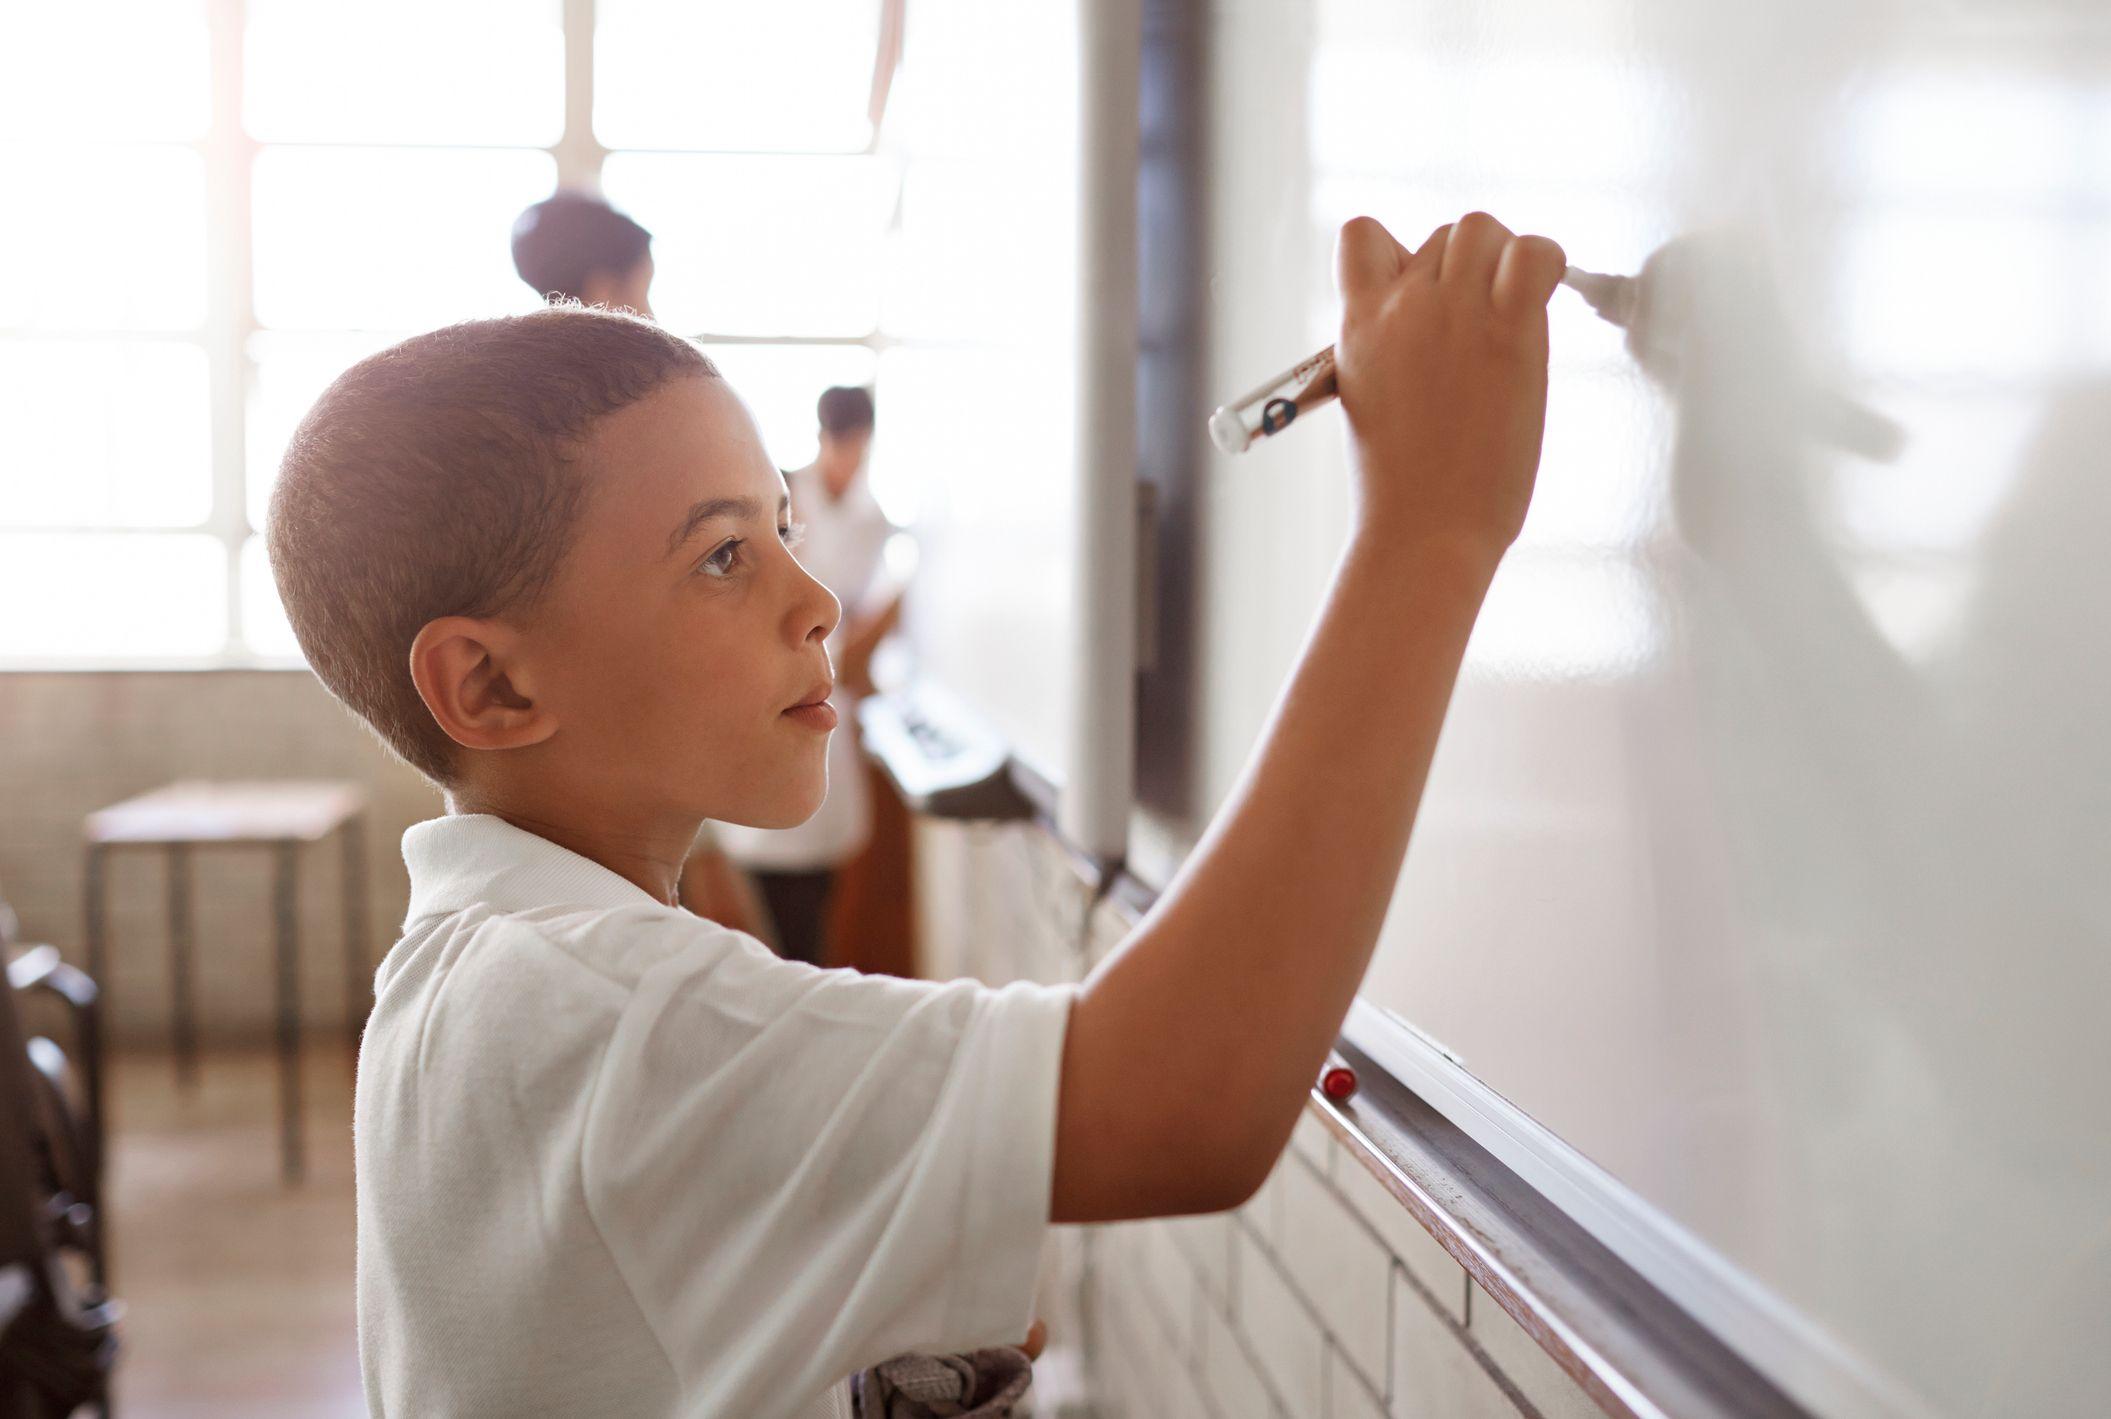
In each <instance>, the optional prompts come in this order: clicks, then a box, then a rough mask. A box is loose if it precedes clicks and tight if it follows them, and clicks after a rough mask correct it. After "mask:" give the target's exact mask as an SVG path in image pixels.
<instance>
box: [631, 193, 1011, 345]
mask: <svg viewBox="0 0 2111 1419" xmlns="http://www.w3.org/2000/svg"><path fill="white" fill-rule="evenodd" d="M602 188H603V190H604V191H605V192H606V193H607V195H608V199H609V201H611V202H613V203H615V204H616V206H618V207H620V208H622V209H623V210H624V211H626V212H629V213H630V214H631V215H632V216H633V217H636V218H637V219H638V220H639V221H640V222H642V223H644V224H645V226H646V227H647V228H648V229H649V230H650V231H651V232H652V234H653V243H652V249H653V266H654V276H653V284H652V308H653V310H654V312H655V313H656V314H657V315H658V316H659V318H660V320H661V321H662V322H663V323H665V324H666V325H667V326H669V327H670V328H672V329H675V330H681V331H686V332H690V333H695V332H698V331H710V332H713V333H719V334H727V335H863V334H865V333H867V332H868V331H870V330H871V329H872V328H873V325H874V323H875V322H876V321H877V319H878V316H879V299H878V293H879V282H880V258H881V252H882V249H883V248H882V242H883V240H884V238H885V234H886V224H887V217H888V210H889V208H890V207H891V206H892V205H893V200H894V176H893V167H892V164H891V163H889V162H887V161H886V160H885V159H882V158H865V157H856V158H841V157H797V158H789V157H745V156H742V157H731V156H715V157H714V156H694V155H688V154H675V153H616V154H612V155H611V156H610V157H609V159H608V161H607V164H606V165H605V166H604V167H603V169H602ZM1013 269H1016V268H1013Z"/></svg>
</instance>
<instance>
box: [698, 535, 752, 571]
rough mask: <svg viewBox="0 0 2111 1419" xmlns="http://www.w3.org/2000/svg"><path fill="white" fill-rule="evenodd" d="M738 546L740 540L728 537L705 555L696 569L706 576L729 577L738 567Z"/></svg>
mask: <svg viewBox="0 0 2111 1419" xmlns="http://www.w3.org/2000/svg"><path fill="white" fill-rule="evenodd" d="M740 544H741V539H740V538H738V537H728V538H727V539H726V540H725V541H723V542H721V543H719V544H718V545H717V546H716V547H713V548H712V549H711V550H710V551H709V552H707V553H705V554H704V559H703V560H702V561H700V562H698V563H697V564H696V569H697V570H698V571H700V572H702V573H704V575H706V576H731V575H732V574H733V570H734V568H736V567H738V566H739V565H740Z"/></svg>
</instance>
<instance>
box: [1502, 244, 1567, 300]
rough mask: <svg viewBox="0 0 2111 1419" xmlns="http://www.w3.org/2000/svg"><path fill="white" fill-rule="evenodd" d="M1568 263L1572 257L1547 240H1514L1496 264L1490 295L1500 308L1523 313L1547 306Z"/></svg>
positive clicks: (1506, 247) (1505, 248)
mask: <svg viewBox="0 0 2111 1419" xmlns="http://www.w3.org/2000/svg"><path fill="white" fill-rule="evenodd" d="M1568 262H1569V258H1568V255H1567V254H1566V253H1565V252H1563V251H1562V249H1561V248H1560V247H1559V246H1557V245H1556V244H1555V243H1554V242H1552V241H1550V240H1548V239H1547V238H1546V237H1543V236H1521V237H1512V238H1511V239H1510V243H1509V244H1508V245H1507V246H1505V247H1504V248H1503V254H1502V256H1501V257H1500V258H1498V259H1497V261H1496V266H1495V285H1494V288H1493V290H1492V291H1491V292H1490V296H1491V299H1493V300H1494V302H1495V307H1496V309H1497V310H1502V311H1512V312H1523V311H1529V310H1531V309H1532V308H1533V307H1535V306H1544V305H1546V303H1547V301H1548V300H1550V299H1551V298H1552V297H1553V295H1554V288H1555V287H1556V286H1558V285H1560V284H1561V273H1562V272H1564V271H1566V270H1567V269H1568Z"/></svg>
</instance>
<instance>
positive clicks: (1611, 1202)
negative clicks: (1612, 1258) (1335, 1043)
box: [1342, 996, 1935, 1419]
mask: <svg viewBox="0 0 2111 1419" xmlns="http://www.w3.org/2000/svg"><path fill="white" fill-rule="evenodd" d="M1342 1035H1343V1037H1344V1038H1345V1039H1347V1040H1348V1041H1349V1042H1350V1043H1351V1044H1353V1045H1355V1046H1356V1048H1357V1049H1359V1050H1361V1051H1362V1052H1363V1053H1364V1054H1365V1055H1367V1056H1369V1057H1370V1058H1371V1059H1372V1060H1373V1061H1374V1062H1376V1063H1377V1064H1379V1065H1380V1066H1382V1067H1383V1068H1384V1069H1385V1071H1386V1072H1387V1073H1388V1074H1390V1075H1392V1076H1393V1078H1395V1079H1397V1080H1398V1081H1399V1082H1400V1084H1401V1085H1402V1086H1403V1087H1405V1088H1407V1089H1408V1090H1410V1091H1412V1092H1413V1093H1414V1094H1415V1095H1416V1096H1417V1097H1419V1098H1421V1099H1422V1100H1423V1101H1424V1102H1426V1103H1427V1104H1429V1106H1430V1107H1431V1108H1433V1109H1435V1110H1436V1111H1437V1112H1438V1113H1440V1114H1442V1115H1443V1116H1444V1117H1445V1118H1446V1119H1448V1120H1450V1121H1451V1123H1453V1124H1454V1125H1456V1126H1457V1127H1458V1129H1459V1130H1460V1131H1461V1132H1463V1133H1464V1134H1466V1136H1467V1137H1469V1138H1471V1139H1472V1140H1473V1141H1474V1142H1475V1143H1478V1144H1479V1145H1480V1146H1481V1147H1483V1148H1485V1149H1487V1150H1488V1151H1489V1152H1490V1153H1491V1154H1493V1155H1494V1156H1495V1158H1496V1159H1497V1160H1498V1161H1500V1162H1501V1163H1502V1164H1503V1165H1504V1166H1505V1167H1507V1168H1509V1169H1510V1170H1511V1171H1512V1172H1514V1173H1516V1174H1517V1176H1518V1177H1520V1178H1522V1179H1523V1180H1524V1181H1525V1183H1527V1184H1528V1185H1529V1186H1530V1187H1532V1188H1533V1189H1534V1190H1535V1191H1537V1192H1538V1193H1539V1194H1540V1195H1541V1196H1543V1197H1545V1198H1546V1199H1547V1200H1548V1201H1549V1202H1551V1203H1553V1204H1554V1206H1556V1207H1558V1208H1560V1209H1561V1211H1562V1212H1564V1213H1566V1214H1567V1215H1568V1216H1569V1217H1570V1218H1571V1219H1572V1220H1573V1221H1575V1223H1576V1224H1577V1225H1578V1226H1580V1227H1582V1228H1583V1229H1584V1230H1585V1231H1587V1232H1589V1233H1590V1234H1591V1235H1592V1236H1593V1237H1595V1238H1597V1239H1598V1240H1599V1241H1600V1242H1602V1243H1604V1244H1605V1246H1606V1247H1607V1248H1608V1249H1609V1250H1611V1251H1612V1252H1613V1254H1614V1255H1616V1256H1618V1257H1619V1258H1620V1259H1621V1260H1622V1261H1624V1262H1626V1263H1627V1264H1628V1265H1629V1266H1631V1267H1633V1268H1634V1269H1635V1270H1636V1271H1637V1272H1639V1273H1640V1274H1641V1275H1642V1276H1643V1277H1644V1278H1645V1279H1646V1280H1648V1281H1649V1282H1650V1284H1651V1285H1653V1286H1655V1287H1656V1288H1657V1289H1658V1290H1660V1291H1662V1292H1663V1293H1664V1294H1665V1295H1666V1296H1668V1297H1669V1298H1670V1299H1671V1300H1672V1301H1673V1303H1675V1304H1676V1305H1678V1306H1679V1307H1680V1308H1681V1309H1682V1310H1684V1311H1685V1312H1686V1313H1687V1314H1689V1315H1691V1316H1692V1317H1693V1318H1694V1319H1695V1320H1697V1321H1699V1322H1700V1323H1701V1324H1702V1325H1703V1326H1705V1327H1706V1328H1707V1329H1708V1330H1709V1331H1711V1332H1713V1333H1714V1334H1715V1335H1716V1336H1717V1337H1718V1338H1719V1339H1721V1340H1722V1342H1723V1343H1724V1344H1726V1345H1728V1346H1729V1347H1730V1348H1731V1349H1732V1350H1735V1351H1736V1352H1737V1353H1738V1354H1740V1355H1742V1356H1743V1357H1744V1358H1745V1359H1746V1360H1748V1361H1749V1362H1751V1364H1752V1366H1753V1367H1754V1368H1755V1369H1757V1370H1759V1371H1760V1373H1762V1374H1764V1375H1765V1376H1766V1377H1767V1378H1768V1379H1770V1380H1772V1381H1773V1382H1774V1383H1775V1384H1777V1385H1779V1386H1781V1388H1782V1389H1783V1390H1784V1391H1786V1392H1787V1393H1788V1394H1789V1395H1790V1396H1791V1397H1793V1398H1794V1399H1795V1400H1796V1401H1797V1402H1798V1403H1799V1404H1802V1405H1803V1406H1804V1407H1805V1408H1807V1409H1809V1410H1811V1411H1812V1412H1813V1413H1815V1414H1821V1415H1826V1416H1833V1419H1935V1411H1934V1410H1933V1409H1932V1408H1931V1407H1930V1406H1929V1405H1928V1404H1927V1402H1926V1401H1925V1400H1923V1399H1921V1398H1920V1397H1919V1396H1917V1395H1915V1394H1914V1393H1913V1392H1912V1391H1910V1390H1909V1389H1907V1388H1906V1387H1905V1386H1904V1385H1902V1384H1900V1383H1899V1382H1898V1381H1896V1380H1894V1379H1892V1378H1891V1377H1890V1376H1889V1375H1886V1374H1885V1373H1883V1372H1882V1371H1880V1370H1878V1369H1877V1368H1876V1367H1875V1366H1873V1365H1872V1364H1870V1363H1869V1362H1868V1361H1866V1360H1865V1359H1863V1358H1862V1357H1861V1356H1860V1355H1858V1354H1856V1353H1855V1352H1853V1351H1851V1350H1849V1349H1848V1348H1847V1347H1845V1346H1843V1345H1842V1344H1841V1343H1840V1342H1839V1341H1837V1340H1835V1339H1834V1338H1833V1337H1832V1336H1830V1335H1829V1334H1827V1333H1826V1332H1825V1331H1824V1330H1823V1329H1821V1328H1820V1327H1819V1326H1817V1325H1816V1324H1815V1323H1813V1322H1812V1321H1810V1320H1809V1319H1807V1318H1806V1317H1805V1316H1803V1315H1802V1314H1801V1313H1799V1312H1798V1311H1796V1310H1795V1309H1794V1308H1793V1307H1791V1306H1790V1305H1789V1304H1788V1303H1787V1302H1785V1301H1783V1300H1782V1299H1781V1298H1780V1297H1778V1296H1776V1295H1774V1294H1773V1292H1771V1291H1769V1290H1767V1289H1766V1288H1765V1287H1764V1286H1762V1285H1760V1284H1759V1283H1758V1282H1757V1281H1755V1280H1753V1279H1752V1278H1751V1277H1749V1276H1747V1275H1746V1274H1745V1273H1744V1272H1742V1271H1740V1270H1738V1269H1737V1268H1736V1267H1735V1266H1734V1265H1732V1264H1731V1263H1730V1262H1729V1261H1728V1260H1727V1259H1725V1258H1724V1257H1723V1256H1722V1255H1721V1254H1720V1253H1719V1252H1717V1251H1715V1250H1714V1249H1713V1248H1711V1247H1709V1246H1708V1245H1707V1244H1706V1243H1705V1242H1703V1241H1701V1239H1700V1238H1699V1237H1697V1236H1695V1235H1694V1234H1693V1233H1691V1232H1689V1231H1687V1230H1686V1229H1685V1228H1684V1227H1681V1226H1680V1225H1679V1224H1678V1223H1677V1222H1674V1221H1673V1220H1672V1219H1671V1218H1669V1217H1667V1216H1665V1215H1664V1214H1663V1213H1662V1212H1660V1211H1658V1210H1657V1209H1656V1208H1654V1207H1652V1206H1650V1204H1649V1203H1647V1202H1645V1201H1643V1199H1642V1198H1641V1196H1640V1195H1638V1194H1637V1193H1635V1192H1634V1191H1633V1190H1632V1189H1630V1188H1629V1187H1627V1186H1626V1184H1624V1183H1622V1182H1620V1181H1619V1180H1618V1179H1617V1178H1615V1177H1613V1175H1612V1174H1610V1173H1608V1172H1606V1171H1605V1170H1604V1169H1603V1168H1600V1167H1599V1166H1598V1165H1597V1164H1595V1163H1593V1162H1592V1161H1591V1160H1590V1159H1588V1158H1586V1157H1584V1156H1583V1154H1581V1153H1579V1152H1578V1151H1576V1149H1575V1148H1573V1147H1571V1146H1570V1145H1569V1144H1567V1143H1565V1142H1563V1141H1562V1140H1561V1139H1560V1138H1559V1137H1558V1136H1556V1135H1555V1134H1554V1133H1553V1132H1551V1131H1550V1130H1548V1129H1547V1128H1545V1127H1544V1126H1542V1125H1541V1124H1539V1123H1538V1122H1536V1121H1535V1120H1534V1119H1533V1118H1532V1117H1531V1116H1530V1115H1529V1114H1527V1113H1525V1111H1524V1110H1522V1109H1520V1108H1518V1107H1517V1105H1515V1104H1513V1103H1511V1102H1510V1101H1509V1100H1508V1099H1506V1098H1504V1097H1503V1096H1502V1095H1501V1094H1498V1093H1496V1092H1495V1090H1493V1089H1491V1088H1489V1087H1488V1086H1487V1085H1486V1084H1484V1083H1482V1082H1481V1081H1480V1080H1478V1079H1476V1078H1474V1077H1473V1075H1472V1074H1470V1073H1469V1072H1467V1070H1466V1068H1465V1066H1464V1065H1462V1064H1460V1063H1459V1061H1458V1060H1457V1059H1456V1058H1455V1057H1454V1056H1452V1055H1451V1054H1450V1053H1448V1052H1447V1051H1445V1050H1444V1049H1443V1048H1442V1047H1440V1046H1439V1045H1437V1044H1436V1043H1435V1042H1433V1041H1432V1040H1430V1039H1429V1038H1428V1036H1426V1035H1424V1034H1422V1033H1421V1032H1420V1031H1419V1030H1416V1029H1415V1028H1414V1027H1413V1026H1412V1025H1410V1024H1409V1023H1407V1022H1406V1021H1405V1020H1403V1019H1401V1018H1400V1017H1399V1016H1397V1015H1395V1014H1393V1013H1392V1012H1390V1011H1387V1010H1385V1009H1383V1008H1381V1007H1379V1006H1377V1005H1373V1004H1372V1003H1371V1002H1370V1001H1368V1000H1365V999H1363V998H1362V997H1361V996H1359V997H1357V999H1356V1001H1355V1003H1354V1004H1353V1005H1351V1006H1350V1007H1349V1016H1348V1019H1347V1020H1346V1021H1344V1022H1343V1024H1342Z"/></svg>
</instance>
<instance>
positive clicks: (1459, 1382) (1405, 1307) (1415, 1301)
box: [1388, 1271, 1521, 1419]
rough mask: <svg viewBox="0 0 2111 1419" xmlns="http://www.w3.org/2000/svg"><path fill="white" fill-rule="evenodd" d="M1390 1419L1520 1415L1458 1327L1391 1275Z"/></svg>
mask: <svg viewBox="0 0 2111 1419" xmlns="http://www.w3.org/2000/svg"><path fill="white" fill-rule="evenodd" d="M1388 1393H1389V1394H1390V1395H1391V1405H1392V1416H1393V1419H1518V1415H1519V1413H1520V1412H1521V1411H1520V1410H1519V1409H1518V1407H1517V1406H1516V1405H1515V1404H1514V1403H1512V1402H1511V1399H1510V1396H1509V1395H1508V1394H1507V1393H1505V1392H1504V1390H1503V1388H1502V1386H1501V1385H1499V1384H1498V1383H1497V1382H1496V1381H1495V1379H1494V1377H1492V1376H1491V1375H1489V1373H1488V1372H1487V1371H1486V1370H1484V1369H1482V1368H1481V1365H1480V1362H1479V1361H1478V1360H1477V1359H1475V1357H1474V1355H1473V1352H1472V1351H1471V1350H1469V1349H1467V1347H1466V1346H1465V1344H1464V1343H1463V1342H1462V1340H1461V1338H1460V1334H1459V1331H1458V1330H1457V1328H1456V1327H1454V1326H1453V1325H1451V1324H1450V1323H1449V1322H1447V1321H1446V1320H1445V1319H1444V1318H1443V1317H1442V1316H1440V1315H1438V1314H1437V1312H1436V1311H1434V1310H1432V1309H1431V1308H1430V1306H1429V1303H1428V1302H1426V1301H1424V1300H1423V1299H1422V1297H1421V1295H1420V1294H1419V1293H1418V1292H1417V1291H1416V1290H1415V1288H1414V1287H1413V1286H1410V1285H1408V1284H1407V1279H1406V1273H1405V1272H1404V1271H1395V1272H1394V1273H1393V1380H1392V1385H1391V1387H1390V1389H1389V1390H1388Z"/></svg>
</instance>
